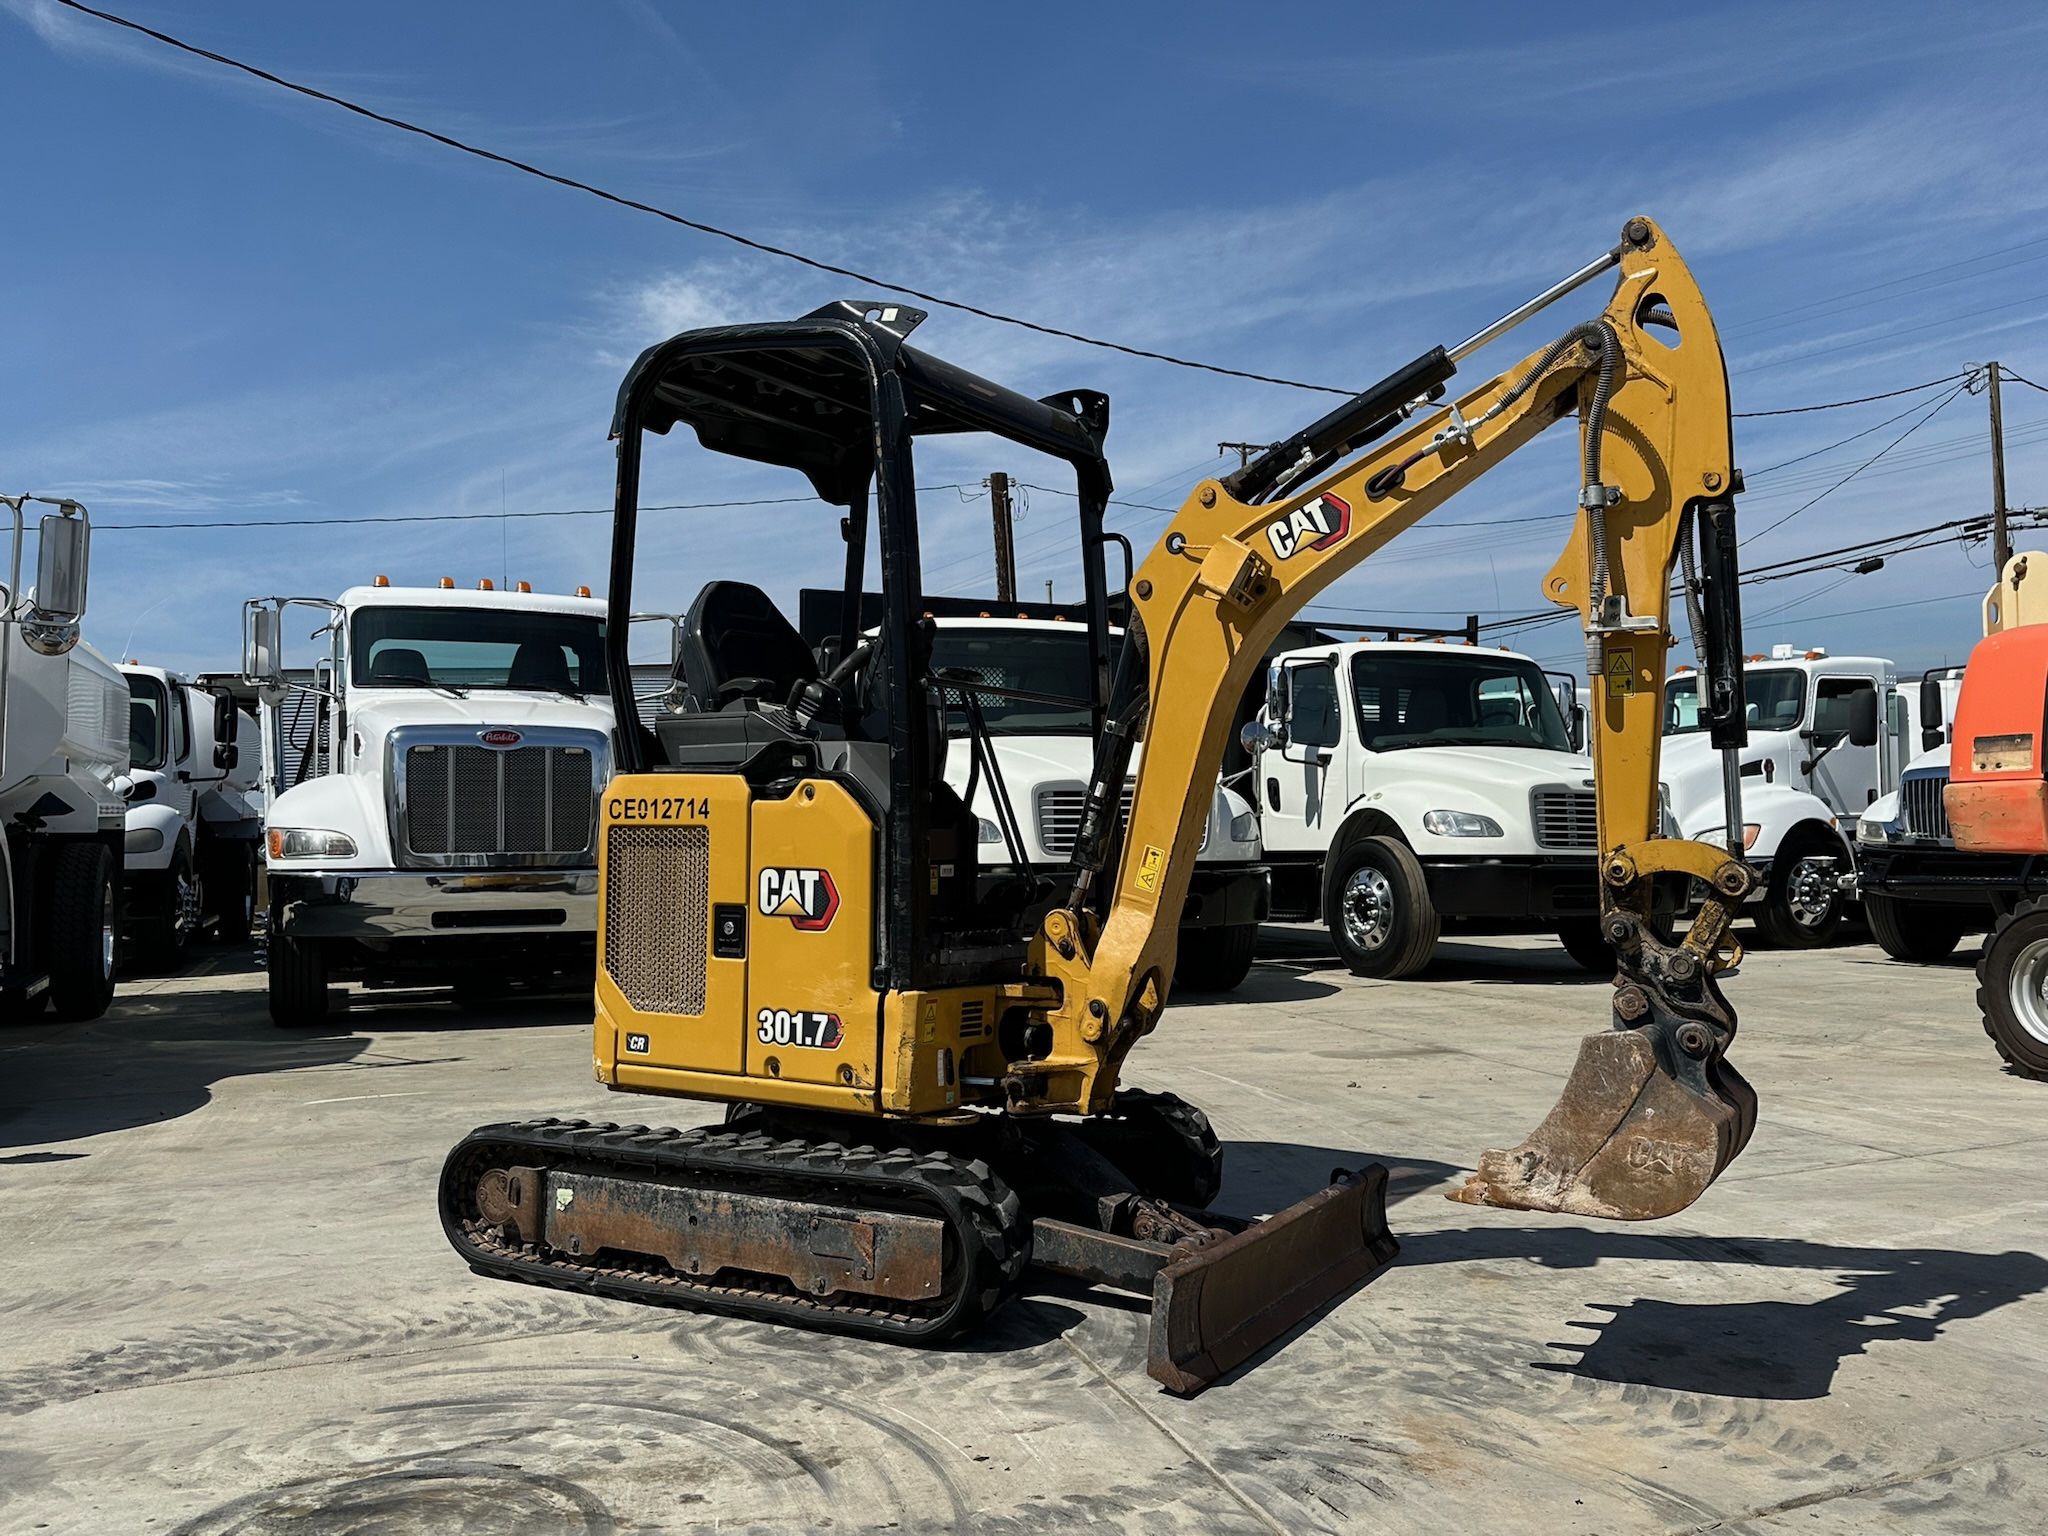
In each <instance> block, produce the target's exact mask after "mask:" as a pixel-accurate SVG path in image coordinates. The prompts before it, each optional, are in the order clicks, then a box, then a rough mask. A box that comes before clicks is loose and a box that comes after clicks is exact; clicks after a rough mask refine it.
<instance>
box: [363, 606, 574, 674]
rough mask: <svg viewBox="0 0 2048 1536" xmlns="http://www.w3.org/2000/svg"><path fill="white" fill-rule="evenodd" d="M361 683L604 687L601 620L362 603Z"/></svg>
mask: <svg viewBox="0 0 2048 1536" xmlns="http://www.w3.org/2000/svg"><path fill="white" fill-rule="evenodd" d="M351 639H352V644H351V647H350V657H351V659H350V663H349V681H350V682H351V683H353V684H354V685H355V686H356V687H358V688H459V689H464V690H467V689H471V688H500V689H512V688H519V689H535V690H538V691H542V692H550V693H567V694H576V695H583V694H596V693H602V692H603V691H604V620H602V619H600V618H597V617H595V616H592V617H588V618H586V617H585V616H584V615H582V614H577V613H538V612H534V611H532V610H524V611H520V610H513V611H504V610H493V609H489V608H363V609H359V610H357V613H356V616H355V622H354V626H353V629H352V631H351Z"/></svg>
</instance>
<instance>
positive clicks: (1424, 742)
mask: <svg viewBox="0 0 2048 1536" xmlns="http://www.w3.org/2000/svg"><path fill="white" fill-rule="evenodd" d="M1565 697H1567V698H1574V697H1575V687H1574V688H1572V689H1568V690H1567V691H1566V694H1565ZM1575 713H1576V711H1575V710H1574V709H1573V708H1571V707H1569V706H1566V705H1561V704H1560V694H1559V691H1558V690H1557V689H1556V688H1554V687H1553V683H1552V678H1551V675H1550V674H1546V673H1545V672H1544V671H1543V669H1542V668H1541V667H1539V666H1538V665H1537V664H1536V662H1535V661H1533V660H1532V659H1530V658H1529V657H1527V656H1523V655H1519V654H1517V653H1515V652H1512V651H1492V650H1485V649H1482V648H1480V647H1477V646H1473V645H1469V644H1453V643H1445V642H1443V641H1427V642H1417V641H1379V640H1364V641H1351V642H1346V643H1340V644H1331V645H1317V646H1311V647H1308V648H1306V649H1303V650H1295V651H1288V652H1284V653H1282V654H1281V655H1279V656H1276V657H1275V658H1273V661H1272V663H1271V664H1270V666H1269V668H1268V671H1267V689H1266V702H1265V706H1264V708H1263V709H1262V710H1261V711H1260V713H1259V716H1258V718H1257V719H1255V720H1253V721H1252V722H1251V723H1250V724H1248V725H1247V726H1246V727H1245V728H1244V732H1243V743H1244V746H1245V748H1246V749H1247V750H1248V751H1249V752H1251V754H1252V769H1251V780H1250V782H1251V787H1252V790H1253V792H1254V794H1255V795H1256V796H1257V799H1258V814H1259V831H1260V836H1261V839H1262V842H1263V846H1264V856H1265V859H1266V862H1267V863H1268V864H1269V865H1270V866H1271V867H1272V872H1273V908H1274V912H1275V913H1276V915H1280V916H1288V917H1299V918H1307V919H1311V920H1314V919H1320V920H1321V921H1322V922H1324V923H1325V924H1326V925H1327V926H1328V927H1329V930H1330V936H1331V938H1332V939H1333V940H1334V941H1335V943H1336V946H1337V951H1338V953H1339V955H1341V956H1342V957H1343V959H1344V961H1345V963H1346V964H1347V965H1349V966H1350V968H1351V969H1352V970H1353V971H1355V972H1357V973H1358V974H1359V975H1362V976H1379V977H1401V976H1408V975H1412V974H1414V973H1415V972H1417V971H1419V970H1421V969H1422V968H1423V967H1424V966H1426V965H1427V964H1428V963H1429V960H1430V957H1431V955H1432V954H1433V953H1434V952H1435V948H1436V942H1437V939H1438V936H1439V934H1440V932H1441V929H1442V925H1443V923H1444V921H1445V920H1447V919H1448V920H1454V921H1458V922H1462V923H1465V924H1469V925H1471V926H1474V927H1480V926H1483V927H1486V928H1488V929H1491V930H1493V931H1523V932H1554V933H1556V934H1557V935H1558V937H1559V939H1560V941H1561V942H1562V943H1563V944H1564V946H1565V948H1566V950H1567V951H1569V952H1570V954H1571V955H1572V957H1573V958H1574V959H1575V960H1577V961H1579V962H1580V963H1581V964H1583V965H1585V966H1587V967H1589V968H1591V969H1595V970H1607V971H1611V970H1612V969H1613V966H1614V957H1613V953H1612V952H1611V951H1610V950H1609V949H1608V948H1607V945H1606V941H1605V940H1604V939H1603V938H1602V937H1601V934H1600V931H1599V890H1598V886H1597V884H1596V880H1595V868H1594V865H1595V860H1596V858H1597V856H1598V853H1599V839H1598V836H1597V831H1596V827H1595V817H1594V799H1593V765H1592V762H1591V761H1590V760H1589V759H1588V758H1586V757H1585V756H1584V755H1583V754H1582V753H1581V752H1580V751H1579V750H1578V746H1577V743H1578V741H1579V739H1580V737H1581V735H1582V727H1581V726H1580V724H1579V723H1578V722H1577V721H1575V720H1574V719H1573V718H1572V716H1573V714H1575Z"/></svg>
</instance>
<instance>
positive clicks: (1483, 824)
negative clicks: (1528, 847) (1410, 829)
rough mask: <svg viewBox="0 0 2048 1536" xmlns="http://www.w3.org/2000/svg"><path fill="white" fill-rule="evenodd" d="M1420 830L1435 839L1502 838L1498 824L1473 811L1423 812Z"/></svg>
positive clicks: (1488, 817)
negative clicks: (1435, 837)
mask: <svg viewBox="0 0 2048 1536" xmlns="http://www.w3.org/2000/svg"><path fill="white" fill-rule="evenodd" d="M1422 830H1423V831H1425V832H1428V833H1431V834H1433V835H1434V836H1437V837H1504V836H1506V834H1505V833H1503V832H1502V831H1501V829H1500V823H1499V822H1497V821H1495V820H1494V819H1493V818H1492V817H1491V816H1481V815H1479V814H1478V813H1477V812H1475V811H1424V812H1423V813H1422Z"/></svg>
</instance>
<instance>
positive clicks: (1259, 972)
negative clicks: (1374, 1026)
mask: <svg viewBox="0 0 2048 1536" xmlns="http://www.w3.org/2000/svg"><path fill="white" fill-rule="evenodd" d="M1306 969H1308V967H1304V966H1295V965H1290V964H1289V963H1287V962H1286V961H1284V960H1281V961H1268V960H1259V961H1255V962H1253V965H1252V968H1251V973H1250V974H1249V975H1247V976H1246V977H1245V979H1244V980H1243V981H1241V982H1239V983H1238V984H1237V986H1236V988H1235V989H1233V990H1232V991H1229V992H1198V991H1196V990H1195V989H1194V988H1193V987H1175V988H1174V989H1173V1006H1174V1007H1175V1008H1208V1007H1213V1006H1214V1005H1216V1004H1218V1003H1306V1002H1310V1001H1312V1000H1314V999H1316V998H1319V997H1334V996H1336V995H1337V992H1338V991H1339V988H1338V986H1337V984H1336V983H1335V982H1331V981H1318V980H1316V979H1315V978H1314V977H1311V976H1306V975H1303V974H1302V972H1303V971H1304V970H1306Z"/></svg>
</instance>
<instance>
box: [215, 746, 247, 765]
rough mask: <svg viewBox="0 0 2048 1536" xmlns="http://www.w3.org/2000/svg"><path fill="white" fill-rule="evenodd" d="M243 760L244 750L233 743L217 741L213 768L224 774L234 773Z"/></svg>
mask: <svg viewBox="0 0 2048 1536" xmlns="http://www.w3.org/2000/svg"><path fill="white" fill-rule="evenodd" d="M241 760H242V749H241V748H240V747H238V746H236V745H235V744H234V743H233V742H232V741H216V742H215V743H214V744H213V766H214V767H216V768H218V769H219V770H220V771H221V772H222V773H233V772H234V771H235V765H236V764H237V763H239V762H240V761H241Z"/></svg>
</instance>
